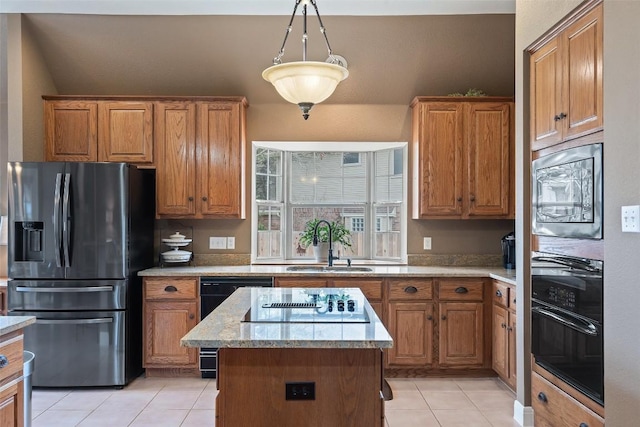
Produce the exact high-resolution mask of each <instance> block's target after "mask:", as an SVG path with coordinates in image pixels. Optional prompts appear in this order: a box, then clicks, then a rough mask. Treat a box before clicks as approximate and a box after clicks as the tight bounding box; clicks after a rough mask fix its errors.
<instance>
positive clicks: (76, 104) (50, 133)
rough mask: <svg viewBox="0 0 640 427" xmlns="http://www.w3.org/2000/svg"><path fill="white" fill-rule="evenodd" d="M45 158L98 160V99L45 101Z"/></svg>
mask: <svg viewBox="0 0 640 427" xmlns="http://www.w3.org/2000/svg"><path fill="white" fill-rule="evenodd" d="M44 138H45V146H44V159H45V160H46V161H48V162H65V161H70V162H95V161H97V160H98V103H97V102H96V101H82V100H72V101H71V100H69V101H45V102H44Z"/></svg>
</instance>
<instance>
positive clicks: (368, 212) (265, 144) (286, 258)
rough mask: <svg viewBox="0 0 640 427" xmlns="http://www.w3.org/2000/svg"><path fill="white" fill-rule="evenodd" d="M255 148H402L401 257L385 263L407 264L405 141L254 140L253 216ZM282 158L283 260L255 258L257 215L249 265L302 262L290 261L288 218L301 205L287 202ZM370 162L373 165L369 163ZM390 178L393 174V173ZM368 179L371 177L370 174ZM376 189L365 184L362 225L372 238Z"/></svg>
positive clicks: (286, 177)
mask: <svg viewBox="0 0 640 427" xmlns="http://www.w3.org/2000/svg"><path fill="white" fill-rule="evenodd" d="M258 148H271V149H274V150H282V151H285V152H295V151H308V152H360V153H368V152H375V151H381V150H389V149H398V148H401V149H403V151H404V153H403V175H404V178H403V181H404V185H403V189H402V192H403V195H402V200H403V206H402V207H403V209H402V210H401V211H402V212H403V215H402V216H401V218H400V220H401V236H400V239H401V243H400V247H401V253H400V257H399V259H394V260H386V261H387V262H397V263H399V264H406V262H407V235H406V234H407V232H406V230H407V216H408V212H409V200H408V194H407V187H408V180H409V178H410V177H409V176H408V174H407V171H408V160H407V159H408V143H407V142H368V141H367V142H325V141H322V142H315V141H305V142H286V141H253V143H252V154H253V156H252V160H251V172H252V174H251V199H252V212H253V213H255V212H257V202H256V189H255V175H256V170H255V167H256V165H255V160H254V159H255V156H256V150H257V149H258ZM282 158H283V165H282V167H283V173H282V176H283V201H284V206H283V207H282V217H281V223H280V227H281V231H282V233H281V235H282V237H281V239H282V241H281V247H282V248H283V253H282V258H260V259H257V232H256V231H257V227H258V215H251V262H252V263H254V264H261V263H262V264H264V263H269V264H274V263H283V264H288V263H292V262H300V261H303V260H298V259H292V258H291V251H292V249H291V243H292V242H291V239H292V236H289V233H288V232H287V230H288V229H289V221H290V216H291V213H290V212H291V206H300V205H289V204H288V202H287V200H289V197H288V196H289V195H288V191H289V189H288V187H289V185H288V180H290V179H291V177H290V176H289V174H290V171H289V166H288V164H287V163H288V162H287V161H286V160H284V159H285V156H284V155H283V156H282ZM369 163H372V162H369ZM350 165H352V164H347V165H344V166H350ZM369 167H371V168H372V169H373V168H374V166H373V165H372V164H371V165H370V166H369ZM392 175H393V174H392ZM369 177H370V179H373V178H374V175H373V173H370V174H369ZM374 189H375V187H374V185H367V190H368V191H369V193H370V194H369V197H368V200H370V201H371V202H372V203H371V206H370V209H365V212H364V215H365V223H366V224H371V225H370V226H369V227H370V228H371V231H370V232H371V233H373V235H375V233H376V224H375V216H376V215H375V208H376V206H380V204H377V203H375V201H374V197H373V194H372V193H373V191H374ZM315 206H319V205H315ZM368 246H369V247H368V248H367V249H366V250H365V254H366V257H367V259H365V260H364V261H365V262H366V261H367V260H371V261H376V259H374V258H373V252H374V248H373V242H372V243H371V244H370V245H368ZM378 260H384V259H378Z"/></svg>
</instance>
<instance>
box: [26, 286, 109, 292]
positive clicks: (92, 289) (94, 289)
mask: <svg viewBox="0 0 640 427" xmlns="http://www.w3.org/2000/svg"><path fill="white" fill-rule="evenodd" d="M112 291H113V286H87V287H85V288H32V287H30V286H16V292H68V293H81V292H112Z"/></svg>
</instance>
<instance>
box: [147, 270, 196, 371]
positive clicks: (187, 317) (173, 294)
mask: <svg viewBox="0 0 640 427" xmlns="http://www.w3.org/2000/svg"><path fill="white" fill-rule="evenodd" d="M143 284H144V301H143V312H144V329H143V341H144V346H143V351H144V367H145V368H146V372H147V376H173V375H189V374H192V375H196V374H197V373H198V349H197V348H189V347H182V346H180V339H181V338H182V337H183V336H184V335H186V334H187V332H189V331H190V330H191V329H193V328H194V327H195V326H196V325H197V323H198V319H199V315H198V298H197V296H198V295H197V284H198V279H197V278H175V277H164V278H157V277H154V278H149V277H145V278H144V281H143Z"/></svg>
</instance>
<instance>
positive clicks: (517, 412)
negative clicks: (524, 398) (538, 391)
mask: <svg viewBox="0 0 640 427" xmlns="http://www.w3.org/2000/svg"><path fill="white" fill-rule="evenodd" d="M513 419H514V420H516V422H517V423H518V424H520V425H521V426H522V427H533V408H532V407H531V406H523V405H522V403H520V402H519V401H517V400H514V402H513Z"/></svg>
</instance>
